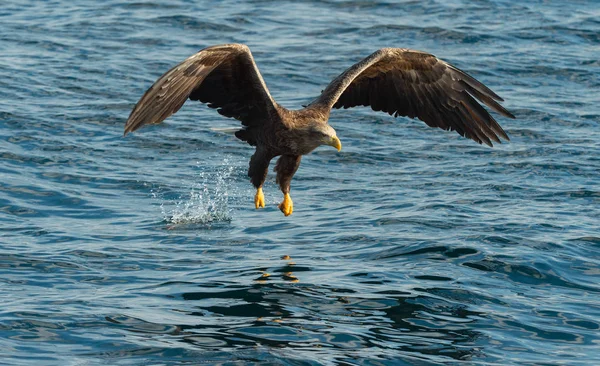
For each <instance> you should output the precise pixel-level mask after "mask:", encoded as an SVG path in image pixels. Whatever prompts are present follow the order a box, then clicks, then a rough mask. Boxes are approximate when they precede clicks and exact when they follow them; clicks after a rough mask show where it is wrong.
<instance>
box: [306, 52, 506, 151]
mask: <svg viewBox="0 0 600 366" xmlns="http://www.w3.org/2000/svg"><path fill="white" fill-rule="evenodd" d="M478 101H479V102H481V103H483V104H485V105H486V106H488V107H489V108H490V109H492V110H493V111H496V112H498V113H500V114H502V115H503V116H505V117H509V118H515V117H514V115H512V114H511V113H510V112H509V111H508V110H506V109H505V108H504V107H502V106H501V105H500V104H499V103H498V102H499V101H503V99H502V98H500V96H498V95H497V94H496V93H494V92H493V91H492V90H490V89H489V88H488V87H486V86H485V85H483V84H482V83H481V82H479V81H478V80H476V79H475V78H473V77H472V76H470V75H469V74H467V73H466V72H464V71H462V70H460V69H459V68H457V67H455V66H453V65H451V64H449V63H447V62H445V61H442V60H440V59H438V58H437V57H435V56H433V55H431V54H428V53H425V52H420V51H414V50H409V49H401V48H383V49H380V50H378V51H376V52H375V53H373V54H371V55H370V56H368V57H366V58H365V59H363V60H362V61H360V62H358V63H356V64H355V65H353V66H352V67H350V68H349V69H347V70H346V71H345V72H343V73H342V74H341V75H339V76H338V77H336V78H335V79H334V80H333V81H332V82H331V83H330V84H329V85H328V86H327V87H326V88H325V90H324V91H323V93H321V95H320V96H319V97H318V98H317V99H316V100H315V101H313V102H312V103H311V104H310V106H309V107H310V108H319V109H323V110H329V109H331V108H351V107H355V106H371V108H372V109H373V110H375V111H383V112H386V113H389V114H391V115H394V116H396V117H397V116H407V117H410V118H418V119H420V120H422V121H423V122H425V123H426V124H427V125H428V126H431V127H439V128H442V129H444V130H455V131H457V132H458V133H459V134H460V135H461V136H465V137H467V138H470V139H472V140H474V141H476V142H478V143H486V144H488V145H490V146H492V141H493V142H500V138H503V139H505V140H509V138H508V135H507V134H506V132H505V131H504V130H503V129H502V127H500V125H499V124H498V122H497V121H496V120H495V119H494V118H493V117H492V116H491V115H490V114H489V113H488V111H487V110H486V109H485V108H483V106H482V105H481V104H479V102H478Z"/></svg>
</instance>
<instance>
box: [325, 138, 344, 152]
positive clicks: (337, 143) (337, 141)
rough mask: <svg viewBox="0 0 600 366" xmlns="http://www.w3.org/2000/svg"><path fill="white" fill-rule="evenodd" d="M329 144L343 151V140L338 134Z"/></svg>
mask: <svg viewBox="0 0 600 366" xmlns="http://www.w3.org/2000/svg"><path fill="white" fill-rule="evenodd" d="M327 145H329V146H333V147H335V148H336V149H337V151H342V142H341V141H340V139H338V138H337V137H336V136H333V137H332V138H331V140H329V142H327Z"/></svg>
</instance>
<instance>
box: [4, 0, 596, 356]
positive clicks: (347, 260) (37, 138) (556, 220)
mask: <svg viewBox="0 0 600 366" xmlns="http://www.w3.org/2000/svg"><path fill="white" fill-rule="evenodd" d="M599 19H600V6H598V2H597V1H574V2H568V3H567V2H562V1H546V2H542V1H531V2H522V4H517V3H515V2H512V1H502V0H497V1H475V2H462V1H402V2H370V1H333V0H321V1H319V0H310V1H288V2H276V1H250V2H245V3H241V4H240V3H238V2H235V1H224V2H221V1H209V2H206V1H198V2H195V4H194V5H189V4H187V2H183V1H166V0H156V1H143V2H142V1H140V2H123V1H116V0H112V1H102V2H92V1H62V0H59V1H46V2H42V1H16V0H4V1H3V2H2V6H1V7H0V174H1V179H0V230H1V233H0V235H1V236H0V305H1V306H0V311H1V313H0V364H9V365H95V364H103V365H146V364H153V365H178V364H219V363H221V364H228V365H244V364H257V365H258V364H260V365H263V364H264V365H280V364H289V365H309V364H310V365H316V364H324V365H334V364H341V365H349V364H361V365H400V364H406V365H427V364H458V363H466V364H468V363H473V364H494V365H508V364H514V365H533V364H536V365H559V364H564V365H576V364H579V365H598V364H600V296H599V293H600V285H599V284H598V281H599V279H600V254H599V252H600V224H599V222H600V206H599V205H600V181H599V178H600V176H599V171H600V143H599V141H600V132H599V131H600V129H599V127H600V126H599V123H600V107H599V104H600V63H599V61H598V60H599V59H600V36H599V35H600V20H599ZM227 42H242V43H246V44H248V45H249V46H250V47H251V49H252V51H253V53H254V55H255V58H256V60H257V63H258V65H259V68H260V69H261V71H262V73H263V75H264V78H265V80H266V82H267V85H268V86H269V88H270V90H271V93H272V94H273V96H274V97H275V98H276V99H277V100H278V101H279V102H280V103H282V104H283V105H284V106H287V107H290V108H295V107H298V106H300V105H301V104H304V103H306V102H307V101H310V100H311V99H312V98H313V97H315V96H316V95H317V94H318V93H319V92H320V90H321V89H322V88H323V87H324V86H325V85H326V84H327V83H328V82H329V80H331V78H333V77H334V76H336V75H337V74H338V73H339V72H341V71H342V70H343V69H345V68H346V67H348V66H349V65H351V64H352V63H354V62H356V61H358V60H359V59H361V58H362V57H364V56H366V55H368V54H370V53H371V52H373V51H374V50H376V49H378V48H380V47H384V46H385V47H390V46H391V47H410V48H416V49H421V50H426V51H429V52H432V53H434V54H436V55H438V56H439V57H441V58H444V59H446V60H448V61H450V62H452V63H454V64H456V65H457V66H459V67H460V68H463V69H465V70H467V71H469V72H470V73H472V74H473V75H474V76H476V77H477V78H479V79H480V80H482V81H483V82H485V83H486V84H487V85H489V86H490V87H492V89H494V90H495V91H496V92H498V93H499V94H500V95H501V96H503V97H504V98H505V99H506V103H505V106H506V107H507V108H509V109H510V110H511V111H513V112H514V113H515V114H516V115H517V117H518V119H517V120H507V119H505V118H501V117H500V118H499V121H500V123H501V124H502V125H503V126H504V128H505V129H506V131H507V132H508V134H509V135H510V136H511V138H512V141H511V143H509V144H503V145H500V146H498V147H495V148H493V149H491V148H487V147H484V146H479V145H477V144H475V143H473V142H472V141H468V140H466V139H463V138H460V137H459V136H458V135H456V134H455V133H450V132H444V131H440V130H432V129H429V128H427V127H426V126H425V125H424V124H423V123H421V122H418V121H411V120H408V119H404V118H400V119H398V120H395V119H393V118H391V117H389V116H387V115H384V114H376V113H374V112H371V111H370V110H367V109H355V110H347V111H338V112H334V113H333V114H332V118H331V124H332V125H333V126H334V127H335V128H336V129H337V131H338V135H339V136H340V138H341V140H342V142H343V144H344V150H343V151H342V152H341V153H336V152H335V151H334V150H333V149H331V148H329V149H326V148H322V149H318V150H317V151H316V152H315V153H313V154H312V155H309V156H307V157H306V158H305V159H304V160H303V164H302V166H301V168H300V170H299V172H298V174H297V176H296V178H295V179H294V182H293V192H292V197H293V198H294V203H295V212H294V214H293V215H292V216H291V217H289V218H284V217H283V215H282V214H281V213H280V212H279V211H278V210H277V208H276V205H277V203H278V202H279V201H280V200H281V194H280V193H279V191H278V189H277V186H276V185H275V182H274V177H273V176H270V177H269V180H268V184H267V185H266V189H265V191H266V198H267V208H266V209H264V210H261V211H256V210H254V208H253V202H252V200H253V195H254V192H253V190H252V189H251V185H250V183H249V182H248V179H247V177H246V169H247V164H248V159H249V157H250V155H251V154H252V150H251V148H250V147H248V146H246V145H244V144H242V143H240V142H239V141H236V140H235V138H233V137H232V136H230V135H227V134H224V133H220V132H215V131H212V130H211V129H210V128H214V127H217V128H222V127H233V126H236V125H237V124H236V122H235V121H233V120H228V119H225V118H222V117H221V116H219V115H218V114H216V113H215V112H214V111H212V110H209V109H208V108H206V107H203V106H201V105H199V104H194V103H189V104H188V105H186V106H185V107H184V108H183V110H182V111H181V112H180V113H178V114H177V115H176V116H174V117H173V118H171V119H170V120H168V122H167V123H165V124H163V125H160V126H152V127H148V128H144V129H142V130H141V131H139V133H135V134H133V135H131V136H127V137H126V138H123V137H122V132H123V126H124V122H125V120H126V118H127V116H128V114H129V111H130V110H131V108H132V107H133V105H134V103H135V102H136V101H137V100H138V98H139V97H140V96H141V94H142V93H143V92H144V91H145V90H146V88H147V87H148V86H149V85H150V84H151V83H152V82H153V81H154V80H155V79H156V78H157V77H158V76H159V75H160V74H162V73H163V72H164V71H166V70H167V69H168V68H169V67H170V66H172V65H174V64H175V63H177V62H179V61H180V60H182V59H184V58H185V57H187V56H188V55H190V54H192V53H194V52H196V51H197V50H199V49H200V48H203V47H205V46H208V45H213V44H218V43H227ZM285 256H289V257H290V259H282V258H287V257H285ZM267 274H269V275H267Z"/></svg>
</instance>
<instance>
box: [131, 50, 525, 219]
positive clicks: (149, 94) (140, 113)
mask: <svg viewBox="0 0 600 366" xmlns="http://www.w3.org/2000/svg"><path fill="white" fill-rule="evenodd" d="M188 98H189V99H191V100H198V101H200V102H202V103H207V104H208V106H209V107H210V108H216V109H217V112H219V113H220V114H222V115H223V116H225V117H231V118H235V119H237V120H239V121H240V122H242V125H243V127H242V128H241V129H240V130H239V131H237V132H236V133H235V136H236V137H237V138H238V139H240V140H242V141H246V142H247V143H248V144H250V145H251V146H255V147H256V151H255V153H254V155H252V158H251V159H250V168H249V169H248V176H249V177H250V180H251V182H252V184H253V185H254V187H256V195H255V197H254V205H255V207H256V208H257V209H258V208H260V207H265V198H264V195H263V190H262V186H263V183H264V182H265V179H266V178H267V172H268V168H269V163H270V161H271V159H273V158H274V157H277V156H280V158H279V159H278V161H277V164H276V166H275V172H276V173H277V183H278V184H279V187H280V188H281V191H282V192H283V195H284V196H283V202H281V204H280V205H279V209H280V210H281V211H282V212H283V214H284V215H285V216H289V215H291V213H292V211H293V204H292V199H291V198H290V183H291V181H292V177H293V176H294V173H296V170H297V169H298V167H299V165H300V160H301V159H302V155H305V154H308V153H310V152H311V151H313V150H314V149H315V148H317V147H319V146H320V145H329V146H333V147H334V148H336V149H337V150H338V151H340V150H341V148H342V144H341V142H340V140H339V139H338V137H337V135H336V132H335V130H334V129H333V128H332V127H331V126H330V125H329V124H328V123H327V121H328V119H329V113H330V112H331V108H349V107H355V106H370V107H371V108H372V109H373V110H374V111H383V112H386V113H389V114H390V115H394V116H396V117H397V116H408V117H410V118H415V117H416V118H418V119H420V120H422V121H423V122H425V123H426V124H427V125H428V126H430V127H439V128H442V129H444V130H455V131H456V132H458V133H459V134H460V135H461V136H464V137H468V138H470V139H472V140H474V141H476V142H478V143H480V144H481V143H486V144H487V145H489V146H492V141H494V142H500V137H501V138H503V139H505V140H509V138H508V136H507V135H506V132H504V130H503V129H502V127H500V125H499V124H498V123H497V122H496V120H495V119H494V118H493V117H492V116H491V115H490V114H489V113H488V112H487V111H486V110H485V109H484V108H483V107H482V106H481V105H480V104H479V103H478V102H477V101H476V99H478V100H479V101H481V102H483V103H484V104H485V105H487V106H488V107H489V108H491V109H493V110H494V111H496V112H498V113H500V114H502V115H504V116H506V117H510V118H515V117H514V116H513V115H512V114H511V113H510V112H509V111H507V110H506V109H504V108H503V107H502V106H501V105H500V104H498V103H497V101H502V100H503V99H502V98H500V97H499V96H498V95H497V94H496V93H494V92H493V91H491V90H490V89H488V88H487V87H486V86H485V85H483V84H482V83H480V82H479V81H477V80H475V79H474V78H473V77H471V76H469V75H468V74H467V73H465V72H464V71H461V70H459V69H458V68H456V67H454V66H452V65H450V64H449V63H447V62H445V61H442V60H440V59H438V58H437V57H435V56H433V55H431V54H429V53H425V52H421V51H415V50H410V49H405V48H382V49H380V50H378V51H376V52H375V53H373V54H371V55H370V56H368V57H367V58H365V59H363V60H362V61H360V62H358V63H357V64H355V65H353V66H351V67H350V68H349V69H347V70H346V71H344V72H343V73H342V74H341V75H339V76H338V77H336V78H335V79H334V80H333V81H332V82H331V83H330V84H329V85H328V86H327V87H326V88H325V90H324V91H323V92H322V93H321V95H320V96H319V97H318V98H317V99H315V100H314V101H313V102H312V103H310V105H308V106H306V107H305V108H304V109H300V110H288V109H286V108H284V107H282V106H280V105H279V104H277V102H275V101H274V100H273V97H271V94H270V93H269V90H268V89H267V86H266V85H265V82H264V80H263V78H262V76H261V75H260V72H259V71H258V68H257V66H256V64H255V63H254V59H253V57H252V54H251V53H250V49H249V48H248V47H247V46H246V45H243V44H224V45H218V46H213V47H208V48H205V49H203V50H201V51H199V52H198V53H196V54H195V55H192V56H191V57H189V58H187V59H186V60H184V61H183V62H181V63H180V64H178V65H177V66H175V67H174V68H172V69H171V70H169V71H167V72H166V73H165V74H164V75H163V76H161V77H160V78H159V79H158V80H157V81H156V82H155V83H154V85H152V86H151V87H150V89H148V91H146V93H145V94H144V95H143V96H142V98H141V99H140V101H139V102H138V103H137V104H136V106H135V107H134V108H133V111H132V112H131V114H130V116H129V119H128V120H127V123H126V125H125V135H126V134H127V133H128V132H132V131H135V130H137V129H138V128H140V127H141V126H143V125H146V124H156V123H160V122H162V121H163V120H164V119H165V118H167V117H169V116H170V115H172V114H173V113H175V112H177V111H178V110H179V108H181V106H182V105H183V104H184V102H185V101H186V100H187V99H188Z"/></svg>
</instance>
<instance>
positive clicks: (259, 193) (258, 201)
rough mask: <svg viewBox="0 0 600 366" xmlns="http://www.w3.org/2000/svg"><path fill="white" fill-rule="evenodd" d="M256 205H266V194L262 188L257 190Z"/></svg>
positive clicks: (257, 207) (258, 206)
mask: <svg viewBox="0 0 600 366" xmlns="http://www.w3.org/2000/svg"><path fill="white" fill-rule="evenodd" d="M254 207H256V209H259V208H261V207H265V195H264V194H263V190H262V188H259V189H257V190H256V195H255V196H254Z"/></svg>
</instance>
